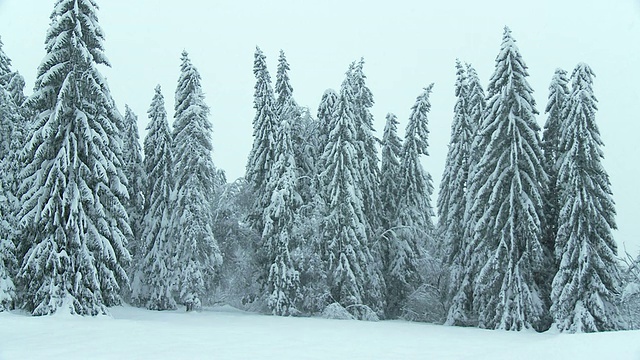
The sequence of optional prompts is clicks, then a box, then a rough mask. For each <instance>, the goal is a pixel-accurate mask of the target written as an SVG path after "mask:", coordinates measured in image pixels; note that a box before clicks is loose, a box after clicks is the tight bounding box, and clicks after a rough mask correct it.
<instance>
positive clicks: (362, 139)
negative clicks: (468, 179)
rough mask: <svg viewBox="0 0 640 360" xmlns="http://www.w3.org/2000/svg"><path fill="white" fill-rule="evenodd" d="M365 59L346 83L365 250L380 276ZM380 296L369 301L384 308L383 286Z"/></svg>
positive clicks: (374, 146) (375, 164)
mask: <svg viewBox="0 0 640 360" xmlns="http://www.w3.org/2000/svg"><path fill="white" fill-rule="evenodd" d="M363 70H364V59H360V61H358V62H357V63H354V64H353V67H352V70H351V71H350V73H349V75H348V77H347V81H350V82H351V86H352V88H353V93H354V96H355V103H354V113H355V115H356V116H355V120H356V141H357V144H358V153H359V155H358V158H359V159H361V160H359V161H357V162H356V164H357V165H358V169H359V171H360V185H359V186H360V188H361V189H362V195H363V204H364V212H365V219H366V222H365V229H366V231H367V239H366V240H367V245H366V246H367V247H368V248H369V249H370V250H371V253H372V255H373V259H374V266H373V268H374V269H375V271H376V272H379V273H380V274H381V273H382V269H383V263H382V248H381V245H382V243H381V242H380V241H379V237H380V233H381V230H382V229H381V228H382V212H381V205H380V193H379V189H380V168H379V166H380V164H379V162H380V161H379V158H378V147H377V145H378V144H379V142H380V140H378V138H376V137H375V135H374V132H375V129H374V128H373V115H372V114H371V107H373V104H374V101H373V94H372V93H371V90H370V89H369V87H367V84H366V79H367V77H366V76H365V74H364V71H363ZM379 287H380V289H381V291H382V292H381V293H379V294H376V293H373V292H368V293H367V295H368V296H369V297H370V300H369V302H371V303H378V305H377V306H375V307H376V308H380V309H382V308H384V306H385V305H384V303H385V296H384V293H385V290H384V289H385V284H384V282H382V283H380V284H379Z"/></svg>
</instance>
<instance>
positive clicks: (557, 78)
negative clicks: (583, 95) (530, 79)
mask: <svg viewBox="0 0 640 360" xmlns="http://www.w3.org/2000/svg"><path fill="white" fill-rule="evenodd" d="M567 74H568V73H567V71H566V70H564V69H560V68H558V69H556V70H555V72H554V73H553V77H552V78H551V84H549V102H548V103H547V107H546V108H545V110H544V112H545V113H550V112H552V111H554V110H556V109H557V107H558V106H560V107H561V106H562V105H563V104H558V101H557V100H558V99H556V97H558V96H568V92H569V90H568V88H567V85H568V84H569V79H568V78H567ZM557 110H562V109H557Z"/></svg>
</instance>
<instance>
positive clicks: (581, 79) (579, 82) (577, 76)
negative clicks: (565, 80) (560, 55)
mask: <svg viewBox="0 0 640 360" xmlns="http://www.w3.org/2000/svg"><path fill="white" fill-rule="evenodd" d="M594 77H596V74H595V73H594V72H593V70H591V67H590V66H589V65H587V64H585V63H583V62H581V63H578V65H576V68H575V69H573V73H572V74H571V80H572V81H571V85H572V86H573V89H574V91H575V90H576V89H582V90H583V89H586V88H587V87H589V88H590V87H591V85H592V84H593V78H594Z"/></svg>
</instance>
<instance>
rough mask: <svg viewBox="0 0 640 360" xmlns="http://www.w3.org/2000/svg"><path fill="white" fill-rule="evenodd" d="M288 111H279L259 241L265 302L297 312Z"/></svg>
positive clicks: (276, 310) (295, 196)
mask: <svg viewBox="0 0 640 360" xmlns="http://www.w3.org/2000/svg"><path fill="white" fill-rule="evenodd" d="M284 109H287V110H288V111H289V113H282V114H281V119H282V120H281V121H280V124H279V126H278V128H277V134H278V137H277V138H276V142H275V149H274V155H275V163H274V165H273V167H272V168H271V169H270V171H269V181H268V182H267V186H266V190H267V192H268V193H270V194H271V201H270V203H269V205H268V206H267V208H266V209H264V219H263V223H264V231H263V232H262V241H263V247H264V251H265V254H266V257H267V266H268V268H267V269H266V270H267V274H268V276H267V292H268V294H269V295H268V305H269V308H270V309H271V311H272V313H273V314H274V315H284V316H287V315H296V314H297V313H298V312H299V311H298V309H297V302H298V301H299V300H300V278H299V272H298V271H297V270H296V269H295V267H294V264H293V261H292V260H291V255H290V253H289V248H290V244H295V243H296V241H295V240H294V236H295V233H294V228H295V224H294V221H295V214H296V212H297V211H298V209H299V208H300V205H301V204H302V198H301V197H300V194H299V193H298V181H297V179H298V175H297V167H296V162H295V154H294V149H293V141H292V135H293V131H294V130H293V124H292V123H291V122H292V121H293V119H294V117H293V116H292V114H291V113H290V112H294V111H296V109H295V108H293V107H290V106H287V104H286V103H285V107H284Z"/></svg>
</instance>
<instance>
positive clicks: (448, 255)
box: [438, 60, 477, 324]
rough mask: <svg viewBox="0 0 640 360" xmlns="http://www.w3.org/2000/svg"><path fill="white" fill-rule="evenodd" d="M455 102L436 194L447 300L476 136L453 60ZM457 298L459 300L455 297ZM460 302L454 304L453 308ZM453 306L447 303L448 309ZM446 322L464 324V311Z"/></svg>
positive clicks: (457, 273)
mask: <svg viewBox="0 0 640 360" xmlns="http://www.w3.org/2000/svg"><path fill="white" fill-rule="evenodd" d="M456 75H457V78H456V84H455V96H456V98H457V99H456V103H455V106H454V109H453V112H454V116H453V123H452V124H451V140H450V141H449V151H448V153H447V159H446V163H445V168H444V173H443V175H442V181H441V182H440V192H439V193H438V232H439V234H440V235H441V236H442V242H443V244H442V245H441V249H440V251H441V256H442V258H443V260H444V263H445V264H447V265H448V266H449V280H448V283H449V285H448V289H447V291H448V292H449V294H448V297H449V299H454V298H456V297H457V295H458V294H457V293H458V292H459V291H460V290H461V288H462V284H463V282H464V281H465V268H466V258H465V250H466V248H467V242H466V237H465V234H464V233H465V223H464V218H465V214H466V194H467V188H468V187H467V181H468V179H469V163H470V160H469V158H470V157H471V151H472V148H471V147H472V145H473V140H474V137H475V136H476V130H477V126H476V124H474V123H473V122H472V119H471V116H470V115H469V110H470V108H471V107H470V105H469V102H470V97H469V84H468V79H467V72H466V69H465V67H463V65H462V64H461V63H460V61H459V60H456ZM456 300H457V301H459V300H460V299H456ZM459 305H462V304H456V307H457V306H459ZM452 308H454V306H449V309H450V310H451V309H452ZM447 323H449V324H466V323H468V320H467V319H466V316H465V315H464V312H460V311H458V310H456V309H454V311H453V312H452V313H450V314H448V315H447Z"/></svg>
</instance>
